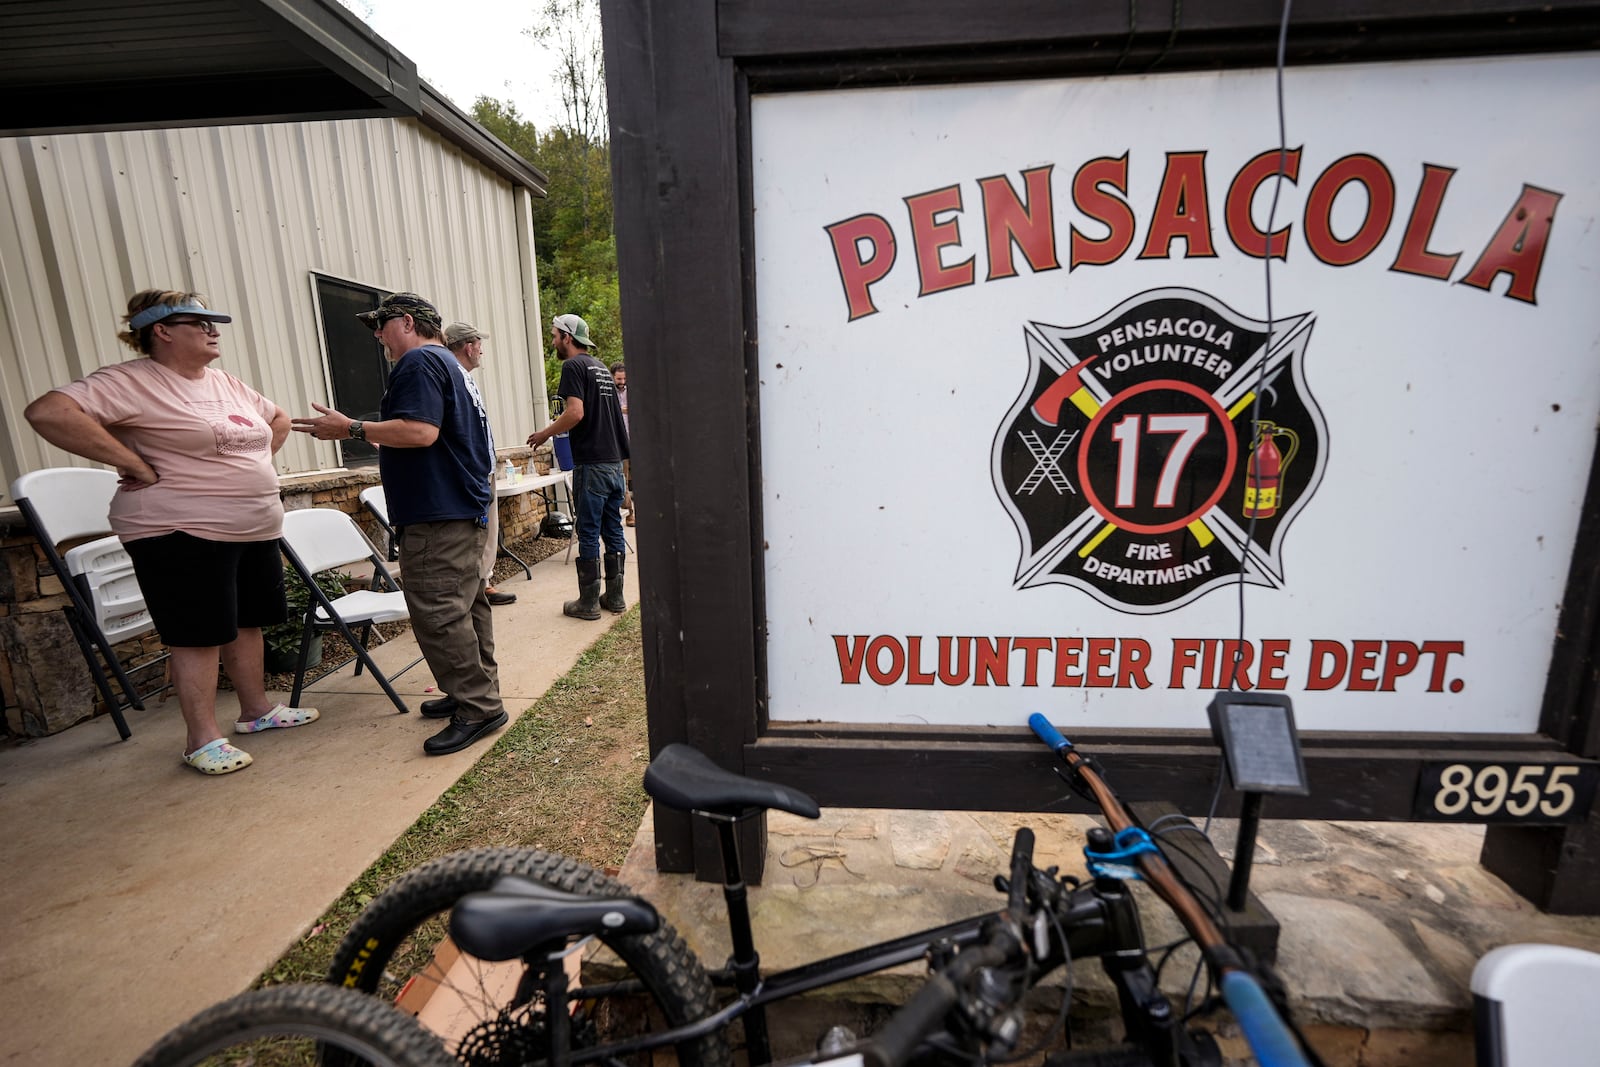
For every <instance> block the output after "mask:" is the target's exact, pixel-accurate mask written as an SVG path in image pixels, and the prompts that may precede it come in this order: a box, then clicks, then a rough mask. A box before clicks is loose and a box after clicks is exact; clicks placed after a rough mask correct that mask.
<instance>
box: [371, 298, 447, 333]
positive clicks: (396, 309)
mask: <svg viewBox="0 0 1600 1067" xmlns="http://www.w3.org/2000/svg"><path fill="white" fill-rule="evenodd" d="M401 315H410V316H411V317H412V318H413V319H415V320H416V321H417V322H421V323H425V324H426V325H429V326H432V327H433V329H434V331H435V332H437V331H438V330H439V327H440V326H442V325H443V324H444V320H443V319H442V318H440V317H439V309H438V308H436V307H434V306H433V305H432V304H430V303H428V302H427V301H426V300H424V299H422V297H420V296H418V295H417V294H416V293H391V294H390V295H388V296H386V297H384V298H383V303H381V304H379V305H378V306H377V307H375V308H373V309H372V310H371V311H363V312H360V313H358V314H357V315H356V318H358V319H360V320H361V321H362V322H363V323H364V324H365V325H366V326H368V327H369V328H371V329H374V330H375V329H377V328H378V327H379V326H382V325H383V324H384V323H385V322H387V321H389V320H390V319H397V318H399V317H400V316H401Z"/></svg>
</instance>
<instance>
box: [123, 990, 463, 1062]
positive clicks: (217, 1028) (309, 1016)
mask: <svg viewBox="0 0 1600 1067" xmlns="http://www.w3.org/2000/svg"><path fill="white" fill-rule="evenodd" d="M334 1049H336V1050H338V1052H339V1054H340V1058H341V1059H342V1060H344V1061H345V1062H348V1063H357V1064H370V1065H372V1067H454V1065H455V1062H456V1061H455V1060H454V1058H452V1057H451V1056H450V1054H449V1053H448V1052H446V1051H445V1048H444V1046H443V1045H442V1044H440V1042H439V1039H438V1038H437V1037H435V1036H434V1035H433V1034H430V1033H428V1031H426V1030H424V1029H423V1028H422V1027H421V1026H420V1025H418V1023H417V1022H416V1020H415V1019H412V1018H411V1017H410V1016H408V1015H406V1014H404V1013H403V1012H401V1011H399V1010H398V1009H396V1008H395V1007H393V1006H392V1005H389V1004H385V1003H384V1002H383V1001H381V1000H378V999H376V998H374V997H369V996H365V995H363V994H361V993H357V992H355V991H354V990H350V989H339V988H337V987H335V986H329V985H281V986H269V987H268V988H265V989H252V990H250V991H249V992H247V993H241V994H239V995H238V996H236V997H233V998H231V999H229V1000H225V1001H223V1002H222V1003H220V1004H217V1005H214V1006H212V1007H210V1008H207V1009H206V1010H205V1011H203V1012H201V1013H200V1014H198V1015H196V1016H195V1017H194V1018H192V1019H190V1020H189V1021H188V1022H185V1023H183V1024H181V1025H179V1026H177V1027H175V1028H174V1029H173V1030H171V1031H169V1032H168V1033H167V1034H166V1036H164V1037H163V1038H162V1039H161V1040H160V1041H158V1042H156V1043H155V1044H154V1045H153V1046H151V1048H150V1049H149V1051H147V1052H146V1053H145V1054H144V1055H143V1056H140V1057H139V1059H138V1061H137V1062H136V1063H135V1064H134V1067H192V1065H195V1064H202V1063H205V1064H215V1065H223V1064H246V1063H248V1064H259V1065H263V1067H265V1065H268V1064H285V1065H287V1064H304V1063H314V1062H319V1061H320V1057H321V1054H322V1053H323V1052H325V1051H328V1050H334Z"/></svg>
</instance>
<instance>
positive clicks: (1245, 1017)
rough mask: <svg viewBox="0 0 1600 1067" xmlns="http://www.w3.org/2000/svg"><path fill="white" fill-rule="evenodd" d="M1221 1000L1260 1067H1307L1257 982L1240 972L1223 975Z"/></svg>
mask: <svg viewBox="0 0 1600 1067" xmlns="http://www.w3.org/2000/svg"><path fill="white" fill-rule="evenodd" d="M1222 999H1223V1000H1225V1001H1227V1002H1228V1010H1229V1011H1231V1012H1233V1017H1234V1018H1235V1019H1237V1020H1238V1021H1239V1029H1241V1030H1243V1031H1244V1036H1245V1040H1246V1041H1248V1042H1250V1049H1251V1051H1252V1052H1254V1053H1255V1054H1256V1062H1257V1063H1259V1064H1260V1065H1261V1067H1310V1062H1309V1061H1308V1060H1307V1059H1306V1057H1305V1054H1304V1053H1302V1052H1301V1051H1300V1045H1299V1043H1298V1042H1297V1041H1295V1039H1294V1034H1292V1033H1290V1031H1289V1027H1288V1026H1287V1025H1285V1023H1284V1021H1283V1019H1282V1017H1281V1016H1279V1015H1278V1009H1277V1008H1275V1007H1274V1006H1273V1004H1272V1001H1270V1000H1268V999H1267V994H1266V993H1265V992H1263V991H1262V989H1261V985H1260V983H1258V982H1257V981H1256V980H1255V978H1254V977H1252V976H1251V975H1248V974H1246V973H1244V972H1243V971H1229V972H1228V973H1227V974H1225V975H1223V976H1222Z"/></svg>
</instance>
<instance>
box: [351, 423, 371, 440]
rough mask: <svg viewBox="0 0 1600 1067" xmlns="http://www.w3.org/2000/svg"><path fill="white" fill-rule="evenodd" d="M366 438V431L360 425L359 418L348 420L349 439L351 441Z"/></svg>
mask: <svg viewBox="0 0 1600 1067" xmlns="http://www.w3.org/2000/svg"><path fill="white" fill-rule="evenodd" d="M366 439H367V431H366V429H365V428H363V427H362V425H361V420H360V419H351V420H350V440H352V441H365V440H366Z"/></svg>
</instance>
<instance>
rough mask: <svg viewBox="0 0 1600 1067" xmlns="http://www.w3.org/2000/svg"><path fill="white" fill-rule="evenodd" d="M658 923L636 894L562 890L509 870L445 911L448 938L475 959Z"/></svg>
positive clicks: (649, 928)
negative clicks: (594, 894)
mask: <svg viewBox="0 0 1600 1067" xmlns="http://www.w3.org/2000/svg"><path fill="white" fill-rule="evenodd" d="M660 925H661V917H660V916H659V915H658V914H657V913H656V909H655V908H653V907H651V906H650V904H649V903H648V902H646V901H644V900H640V899H639V898H638V897H591V896H585V895H583V894H581V893H567V892H564V891H563V890H560V889H555V888H553V887H551V886H547V885H543V884H541V883H539V882H533V881H529V880H528V879H526V878H519V877H517V876H516V875H514V874H508V875H506V876H505V877H504V878H501V879H499V880H498V881H496V882H495V884H494V888H493V889H491V890H489V891H487V892H483V893H468V894H467V895H466V896H464V897H462V898H461V899H460V900H459V901H457V902H456V906H455V907H454V908H452V909H451V911H450V938H451V940H453V941H454V942H455V943H456V944H457V945H458V946H460V947H461V949H462V950H463V951H465V952H468V953H470V954H472V955H474V956H476V957H478V958H479V959H480V960H514V959H516V958H518V957H519V956H523V955H525V954H527V953H528V952H531V951H532V950H533V949H535V948H538V947H540V946H542V945H546V944H548V943H551V942H557V941H565V940H566V939H567V938H569V937H584V936H588V935H591V934H641V933H649V932H651V931H653V930H655V929H656V927H658V926H660Z"/></svg>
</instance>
